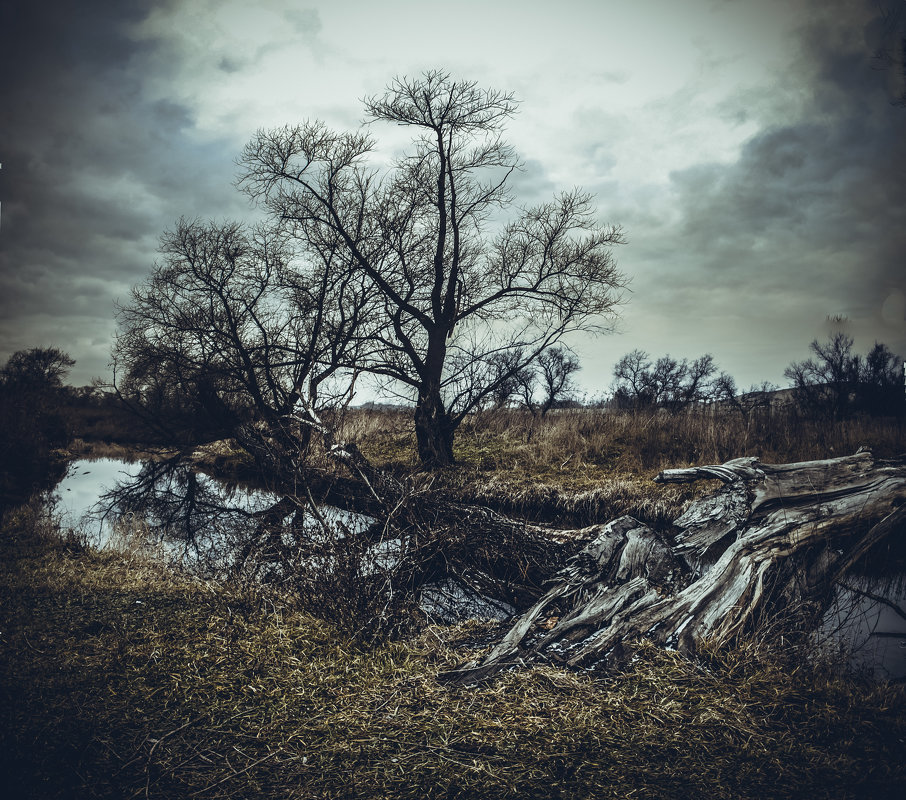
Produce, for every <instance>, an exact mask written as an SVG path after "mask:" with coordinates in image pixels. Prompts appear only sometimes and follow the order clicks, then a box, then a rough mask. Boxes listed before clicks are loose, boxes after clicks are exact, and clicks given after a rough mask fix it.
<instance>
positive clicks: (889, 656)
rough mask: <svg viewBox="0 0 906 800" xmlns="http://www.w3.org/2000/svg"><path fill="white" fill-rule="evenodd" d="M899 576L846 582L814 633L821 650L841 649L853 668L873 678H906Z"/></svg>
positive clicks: (904, 598) (905, 602)
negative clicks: (822, 648) (823, 648)
mask: <svg viewBox="0 0 906 800" xmlns="http://www.w3.org/2000/svg"><path fill="white" fill-rule="evenodd" d="M904 577H906V576H902V575H899V576H895V577H889V578H882V577H867V576H849V577H847V579H846V580H844V581H843V582H842V583H843V585H838V586H837V587H836V591H835V595H834V600H833V602H832V603H831V606H830V608H829V609H828V610H827V612H826V613H825V615H824V619H823V621H822V624H821V627H820V629H819V630H818V632H817V634H816V638H817V640H818V642H819V644H820V646H822V647H825V648H827V647H829V648H831V649H841V648H842V649H843V650H844V652H845V653H846V655H847V656H848V658H849V663H850V665H851V666H852V667H854V668H855V669H857V670H860V671H864V672H867V673H870V674H872V675H873V676H874V677H876V678H889V679H902V678H906V618H904V617H903V616H902V613H901V612H902V611H903V610H906V580H904Z"/></svg>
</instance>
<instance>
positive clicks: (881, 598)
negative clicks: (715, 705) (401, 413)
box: [56, 459, 906, 679]
mask: <svg viewBox="0 0 906 800" xmlns="http://www.w3.org/2000/svg"><path fill="white" fill-rule="evenodd" d="M148 464H149V462H134V463H129V462H126V461H122V460H118V459H99V460H96V461H89V460H80V461H76V462H74V463H73V464H72V465H71V467H70V469H69V471H68V473H67V475H66V477H65V478H64V479H63V480H62V481H61V482H60V484H58V486H57V489H56V492H57V494H58V495H59V498H60V501H59V504H58V512H59V513H60V516H61V526H62V527H63V528H64V529H65V528H76V529H79V530H82V531H83V532H84V533H85V534H87V536H88V540H89V542H90V543H91V544H92V545H94V546H96V547H107V546H117V543H118V542H119V543H121V533H122V530H121V528H120V529H118V528H117V523H116V520H115V517H114V516H113V515H111V514H108V515H104V514H103V513H101V510H100V509H99V508H98V501H99V499H100V498H101V497H103V496H104V495H105V493H107V492H109V491H110V490H112V489H114V488H115V487H116V486H117V485H118V484H123V483H128V482H130V481H135V480H137V479H138V478H139V476H140V475H141V473H142V470H143V469H144V468H147V465H148ZM195 476H196V479H197V481H198V486H197V487H196V488H195V491H196V492H197V493H198V495H199V515H200V516H199V523H200V524H201V525H207V524H208V523H207V520H211V521H212V524H211V525H210V526H208V527H210V528H213V529H214V530H223V531H225V530H226V528H225V527H223V516H222V515H224V514H226V513H227V507H228V504H227V501H229V505H230V506H232V507H233V508H234V509H238V512H237V513H238V515H239V519H240V520H241V519H242V518H243V517H244V515H245V514H246V513H247V512H251V511H254V510H256V509H258V510H260V509H261V508H262V507H265V506H266V505H267V504H269V503H273V502H274V501H275V500H276V498H275V497H274V496H273V495H269V494H267V493H266V492H262V491H259V490H255V489H250V488H242V487H237V486H235V485H229V484H224V483H221V482H219V481H217V480H215V479H214V478H211V477H209V476H206V475H198V474H197V473H195ZM199 487H200V490H201V491H199ZM212 498H214V499H212ZM205 503H207V505H205ZM161 508H163V510H161ZM157 512H158V513H166V508H165V507H159V508H158V509H157ZM326 514H327V515H328V516H329V517H331V518H332V519H334V520H339V521H340V522H342V523H343V524H344V525H346V526H347V527H350V528H353V529H359V530H361V529H363V528H364V527H365V526H366V525H367V523H368V522H370V520H369V519H368V518H367V517H363V516H362V515H356V514H351V513H349V512H344V511H340V510H339V509H327V510H326ZM218 515H221V516H218ZM218 525H220V527H219V528H218ZM118 531H119V533H118ZM228 541H229V537H228V535H227V534H226V533H223V534H222V537H221V538H220V539H218V538H217V537H216V536H214V537H213V538H212V539H211V540H210V541H209V542H208V544H207V546H208V548H209V551H210V550H211V549H214V550H216V549H217V548H218V547H223V545H224V544H225V543H227V542H228ZM160 544H161V546H163V547H164V548H165V551H166V553H167V554H168V555H169V556H170V557H172V558H174V559H186V558H187V557H188V551H187V550H186V549H185V547H184V546H181V545H179V544H177V543H175V542H172V541H171V542H166V541H164V542H161V543H160ZM399 547H400V542H399V540H397V539H392V540H388V541H382V542H379V543H378V544H377V545H375V546H374V547H373V548H372V549H371V550H370V551H369V555H368V556H367V558H368V559H369V563H370V564H371V565H372V566H371V567H370V568H382V569H384V568H392V567H393V565H394V563H395V559H396V558H397V556H396V555H395V553H396V552H397V550H398V549H399ZM846 584H847V588H844V587H842V586H841V587H837V589H836V595H835V599H834V602H833V603H832V605H831V607H830V608H829V609H828V610H827V612H826V614H825V617H824V621H823V623H822V625H821V627H820V628H819V630H818V631H817V633H816V641H817V644H818V646H820V647H829V648H831V649H844V650H846V651H847V652H848V653H849V658H850V663H851V664H852V665H853V666H854V667H856V668H858V669H862V670H864V671H866V672H869V673H872V674H874V675H875V676H876V677H878V678H892V679H904V678H906V619H904V618H903V617H902V616H900V615H899V614H898V613H897V609H900V610H902V609H906V575H892V576H886V577H878V576H872V577H867V576H851V577H848V578H847V581H846ZM422 608H423V610H424V611H425V612H426V613H428V614H430V615H431V616H433V617H434V618H436V619H437V620H439V621H443V622H455V621H457V620H459V619H464V618H469V617H485V618H493V619H498V620H502V619H505V618H507V617H508V616H509V615H511V614H512V613H514V609H513V608H512V607H511V606H508V605H507V604H505V603H501V602H500V601H496V600H493V599H491V598H488V597H484V596H482V595H479V594H477V593H472V594H469V593H467V592H464V591H463V590H462V588H461V587H459V586H458V585H455V584H452V583H447V582H440V583H437V584H432V585H429V586H425V587H423V593H422Z"/></svg>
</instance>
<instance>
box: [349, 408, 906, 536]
mask: <svg viewBox="0 0 906 800" xmlns="http://www.w3.org/2000/svg"><path fill="white" fill-rule="evenodd" d="M343 435H344V436H346V437H349V438H352V439H355V440H356V441H357V442H358V443H359V446H360V448H361V449H362V451H363V452H364V453H365V455H366V456H368V457H369V458H370V459H372V460H373V461H374V462H375V463H376V464H378V465H380V466H384V467H387V468H390V469H394V470H397V471H411V470H413V469H416V468H417V466H418V465H417V459H416V456H415V441H414V435H413V433H412V425H411V420H410V419H409V416H408V415H407V414H406V413H405V412H402V411H374V410H361V409H359V410H353V411H352V412H350V414H349V415H348V416H347V418H346V419H345V421H344V430H343ZM863 445H867V446H869V447H871V448H872V449H873V450H874V452H875V454H876V455H877V456H879V457H882V458H883V457H890V456H893V455H897V454H900V453H906V420H904V419H902V418H900V419H891V418H887V419H877V418H855V419H847V420H837V421H833V420H820V419H807V418H800V417H798V416H797V415H796V414H795V413H794V412H792V411H791V410H782V409H781V410H777V411H775V412H774V413H773V414H770V413H767V412H766V411H760V412H757V413H753V414H752V416H751V418H750V419H749V420H748V421H746V420H745V419H743V417H742V416H741V415H740V414H738V413H737V412H735V411H726V410H725V411H711V410H705V411H703V412H699V411H693V412H684V413H680V414H675V415H674V414H669V413H666V412H663V413H651V412H644V413H643V412H638V413H633V412H614V411H607V410H603V409H590V408H584V409H575V410H563V411H556V412H553V413H551V414H549V415H547V416H546V417H545V418H543V419H536V418H534V417H532V415H531V414H529V413H528V412H525V411H520V410H516V409H504V410H501V411H495V412H486V413H483V414H481V415H478V416H477V417H474V418H471V419H469V420H467V421H466V422H465V423H464V424H463V425H462V426H461V427H460V429H459V431H458V432H457V435H456V440H455V444H454V451H455V455H456V460H457V464H456V466H455V467H454V468H452V469H450V470H447V471H446V472H445V473H444V474H442V475H440V476H438V480H439V481H440V483H441V484H444V485H446V486H447V487H448V488H450V489H455V490H456V491H457V492H459V493H460V494H461V495H462V496H463V497H464V499H471V500H476V501H479V502H483V503H487V504H489V505H492V506H493V507H495V508H498V509H499V510H502V511H505V512H507V513H514V514H519V515H524V516H526V517H529V518H532V519H543V520H548V521H556V522H558V523H562V524H579V525H584V524H590V523H594V522H600V521H602V520H606V519H612V518H613V517H616V516H619V515H621V514H632V515H633V516H636V517H637V518H639V519H641V520H642V521H644V522H647V523H649V524H654V525H660V524H663V523H665V522H667V521H669V520H672V519H675V518H676V517H677V516H678V515H679V514H680V513H682V510H683V509H684V507H685V506H686V504H687V503H688V502H689V500H691V499H692V497H693V496H694V493H695V492H701V491H704V490H706V489H707V487H705V486H704V485H702V486H698V487H679V486H671V487H662V486H657V485H655V484H653V483H652V482H651V479H652V478H653V477H654V476H655V475H656V474H657V473H658V472H659V471H660V470H662V469H667V468H674V467H686V466H693V465H699V464H708V463H717V464H719V463H723V462H725V461H728V460H730V459H733V458H739V457H741V456H758V457H759V458H761V459H762V460H763V461H766V462H768V463H785V462H791V461H802V460H809V459H817V458H828V457H833V456H835V455H847V454H850V453H854V452H856V450H858V449H859V447H861V446H863Z"/></svg>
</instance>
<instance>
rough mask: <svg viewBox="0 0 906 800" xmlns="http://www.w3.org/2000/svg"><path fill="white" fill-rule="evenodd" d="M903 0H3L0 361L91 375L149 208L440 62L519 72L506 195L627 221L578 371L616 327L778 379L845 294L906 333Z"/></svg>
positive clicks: (508, 83) (863, 313)
mask: <svg viewBox="0 0 906 800" xmlns="http://www.w3.org/2000/svg"><path fill="white" fill-rule="evenodd" d="M904 6H906V3H904V1H903V0H879V1H874V2H872V1H869V2H862V0H820V1H816V2H811V1H808V2H807V1H806V0H776V1H775V0H758V1H757V2H754V1H753V0H748V1H747V0H560V2H558V3H553V2H550V0H548V1H546V2H541V1H540V0H534V1H533V0H518V2H515V1H512V2H511V0H499V1H498V2H491V0H459V1H458V2H455V3H450V2H447V3H437V2H432V0H388V1H385V0H371V1H370V2H368V1H367V0H332V1H330V2H327V1H326V0H314V2H306V0H302V1H301V2H299V1H297V0H258V1H257V2H256V3H254V4H253V3H249V2H248V1H247V0H171V2H162V1H160V0H130V1H129V2H122V0H80V2H71V0H41V2H35V0H11V1H10V0H6V2H4V3H3V4H2V9H0V163H2V169H0V203H2V210H0V362H2V361H5V359H6V358H7V357H8V356H9V354H10V353H12V352H14V351H16V350H19V349H23V348H28V347H35V346H57V347H60V348H62V349H64V350H66V351H67V352H69V353H70V354H71V355H72V356H73V357H74V358H76V359H77V365H76V368H75V369H74V371H73V373H72V375H71V380H72V382H73V383H75V384H82V383H87V382H88V381H89V380H90V379H91V377H92V376H102V377H107V376H108V371H107V363H108V361H109V353H110V346H111V342H112V339H113V335H114V332H115V322H114V303H115V301H116V300H117V299H118V298H119V299H125V298H126V297H127V295H128V292H129V289H130V287H132V286H133V285H135V284H136V283H138V282H140V281H141V280H142V279H143V278H144V277H145V276H146V275H147V273H148V270H149V268H150V267H151V265H152V263H153V262H154V260H155V251H156V248H157V242H158V238H159V236H160V234H161V232H162V231H163V230H164V229H166V228H168V227H170V226H172V224H173V223H174V221H175V220H176V219H177V218H178V217H180V216H188V217H200V218H213V219H217V220H223V219H226V218H240V219H241V218H248V217H250V216H251V215H252V214H253V213H254V211H253V210H252V209H250V207H249V205H248V203H247V200H246V198H245V197H244V196H242V195H240V194H239V193H238V192H237V191H236V190H235V188H234V187H233V181H234V179H235V174H236V166H235V159H236V157H237V155H238V154H239V151H240V149H241V148H242V146H243V144H245V142H246V141H248V139H249V138H251V136H252V135H253V134H254V132H255V131H256V129H258V128H262V127H263V128H267V127H272V126H277V125H283V124H285V123H296V122H301V121H302V120H304V119H311V118H319V119H322V120H324V121H326V122H327V123H328V124H330V125H331V126H334V127H337V128H344V129H345V128H354V127H357V126H358V125H359V124H360V123H361V120H362V105H361V102H360V101H361V98H362V97H363V96H365V95H369V94H374V93H378V92H381V91H382V89H383V88H384V86H385V85H386V84H387V83H388V81H389V80H390V79H391V78H392V77H394V76H395V75H403V74H405V75H415V74H418V73H420V72H422V71H423V70H425V69H429V68H435V67H436V68H443V69H446V70H449V71H450V72H451V73H452V74H454V75H455V76H460V77H463V78H467V79H470V80H475V81H477V82H479V83H480V84H481V85H483V86H487V87H493V88H499V89H506V90H512V91H514V92H515V93H516V96H517V97H518V99H519V100H520V101H521V105H520V111H519V113H518V114H517V116H516V117H515V118H514V119H513V120H512V121H511V122H510V123H509V125H508V128H507V138H508V140H509V141H510V142H511V143H512V144H513V145H514V146H515V147H516V148H517V150H518V152H519V154H520V156H521V157H522V159H523V161H524V163H525V168H524V170H523V171H522V172H521V173H520V174H519V175H518V177H517V178H516V180H515V184H514V187H515V189H516V194H517V196H518V200H519V202H520V203H523V204H534V203H537V202H542V201H545V200H547V199H549V198H550V197H551V196H552V195H553V193H554V192H556V191H558V190H562V189H570V188H572V187H575V186H580V187H582V188H584V189H586V190H588V191H590V192H592V193H594V194H595V195H596V198H597V203H598V210H599V214H600V218H601V221H602V222H614V223H618V224H620V225H622V226H623V228H624V230H625V232H626V235H627V238H628V243H627V244H626V245H623V246H621V247H620V248H619V250H618V253H617V256H618V262H619V265H620V267H621V268H622V269H623V271H624V272H625V273H626V274H627V275H628V276H629V278H630V280H631V289H632V292H631V294H630V295H629V298H628V303H627V304H626V306H625V307H624V309H623V312H622V320H621V322H620V325H619V331H618V332H617V333H616V334H614V335H610V336H607V337H603V338H597V339H576V340H573V344H574V346H575V348H576V350H577V352H578V353H579V354H580V356H581V358H582V362H583V365H584V369H583V372H582V373H581V377H582V383H583V385H584V387H585V388H586V389H587V390H588V392H589V394H595V393H598V392H600V391H601V390H603V389H606V388H607V386H608V385H609V384H610V381H611V371H612V368H613V364H614V362H615V361H616V360H617V359H618V358H619V357H620V356H621V355H623V354H624V353H626V352H628V351H629V350H632V349H634V348H641V349H643V350H647V351H648V352H649V353H651V354H652V355H654V356H658V355H662V354H664V353H670V354H671V355H674V356H676V357H687V358H690V359H691V358H695V357H696V356H698V355H701V354H702V353H706V352H710V353H712V354H713V355H714V357H715V359H716V360H717V362H718V364H719V365H720V366H721V368H723V369H725V370H726V371H728V372H730V373H731V374H732V375H734V376H735V377H736V379H737V382H738V383H739V384H740V385H741V386H742V387H743V388H745V387H747V386H748V385H749V384H751V383H754V382H760V381H762V380H769V381H773V382H774V383H777V384H778V385H786V382H785V380H784V379H783V370H784V367H786V366H787V364H789V363H790V361H792V360H798V359H801V358H804V357H805V356H806V355H807V350H808V344H809V342H810V341H811V340H812V339H814V338H820V339H824V338H826V336H827V335H828V333H829V332H830V329H829V323H828V317H829V316H830V317H833V316H837V315H842V316H844V317H846V319H847V320H848V321H847V322H846V323H845V329H846V330H847V332H848V333H849V334H850V335H852V336H853V337H854V338H855V340H856V348H857V349H858V350H859V351H861V352H865V351H866V350H867V349H868V348H869V347H870V346H871V345H872V344H873V342H874V341H875V340H879V341H882V342H885V343H887V344H888V345H889V346H890V347H891V348H892V349H893V350H894V351H895V352H897V353H900V354H902V355H906V321H904V316H906V107H902V106H898V105H896V104H895V103H894V102H893V100H895V99H896V98H897V97H898V96H899V94H898V93H899V92H901V91H902V85H901V84H900V83H898V81H900V80H901V78H902V67H900V69H899V70H898V69H897V68H895V67H894V68H889V69H886V70H884V69H878V67H879V66H882V65H883V64H882V62H880V61H877V60H876V59H873V56H874V55H875V54H876V52H877V51H878V49H879V48H885V47H886V48H887V50H886V52H888V54H890V53H894V54H895V53H896V43H897V42H898V41H900V42H902V38H903V36H904V35H906V34H904V33H903V31H904V29H906V8H904ZM900 47H901V48H902V47H903V45H902V43H901V44H900ZM894 60H895V59H894ZM372 132H373V133H374V134H375V135H377V137H378V138H379V139H382V140H383V141H384V142H385V143H386V145H385V148H386V149H385V152H384V153H383V155H392V154H393V152H394V151H395V148H398V147H400V146H403V145H405V141H402V140H401V139H400V132H399V130H395V129H386V128H385V129H377V128H373V130H372Z"/></svg>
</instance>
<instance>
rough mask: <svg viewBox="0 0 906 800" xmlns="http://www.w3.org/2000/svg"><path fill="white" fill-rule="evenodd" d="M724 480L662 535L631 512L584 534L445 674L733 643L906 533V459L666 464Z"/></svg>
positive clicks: (465, 675)
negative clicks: (471, 653)
mask: <svg viewBox="0 0 906 800" xmlns="http://www.w3.org/2000/svg"><path fill="white" fill-rule="evenodd" d="M702 479H718V480H720V481H721V482H722V484H723V485H722V486H720V487H719V488H718V489H717V491H715V492H713V493H712V494H710V495H709V496H707V497H705V498H703V499H701V500H698V501H696V502H694V503H693V504H692V505H691V506H690V507H689V508H688V510H687V511H686V512H685V513H684V514H683V515H682V516H680V517H679V518H677V519H676V520H675V521H674V523H673V527H672V529H671V530H670V531H668V532H666V533H664V534H661V533H658V532H656V531H653V530H651V529H650V528H649V527H648V526H646V525H643V524H642V523H640V522H639V521H638V520H635V519H633V518H632V517H627V516H624V517H620V518H619V519H616V520H613V521H612V522H609V523H608V524H606V525H599V526H593V527H592V528H589V529H585V530H584V531H582V532H581V533H583V534H584V535H587V536H589V537H590V540H589V542H588V544H587V545H586V546H585V547H584V548H583V549H582V550H581V551H580V552H579V553H577V554H576V555H574V556H573V557H572V558H570V559H569V560H568V561H567V562H566V564H565V565H564V567H563V568H562V569H561V570H560V571H559V572H558V573H557V574H556V575H555V576H554V577H553V579H552V580H551V581H550V588H549V589H548V591H547V592H546V593H545V594H544V595H543V596H542V597H541V598H540V599H539V600H538V601H537V602H536V603H535V604H534V605H533V606H532V607H531V608H530V609H529V610H528V611H526V612H525V613H524V614H522V615H521V616H520V617H518V618H517V619H516V621H515V622H514V624H513V625H512V627H511V628H510V630H509V631H508V632H507V633H506V635H504V637H503V638H502V639H501V640H500V641H499V642H498V643H497V645H496V646H495V647H494V648H493V650H492V651H491V652H490V654H489V655H488V656H487V657H486V658H485V659H484V660H483V661H481V662H480V663H476V662H472V663H469V664H466V665H464V666H463V667H462V668H460V669H457V670H453V671H451V672H447V673H444V674H442V675H441V676H440V677H441V678H442V679H444V680H447V681H450V682H457V683H472V682H477V681H481V680H484V679H487V678H489V677H491V676H493V675H495V674H497V673H498V672H500V671H501V670H503V669H506V668H508V667H510V666H512V665H518V664H526V663H556V664H564V665H569V666H579V665H583V666H585V665H591V664H602V663H603V664H607V663H613V662H618V661H619V660H621V659H622V658H623V657H624V655H625V651H626V648H627V647H628V646H630V645H631V643H632V642H633V641H635V640H638V639H641V638H647V639H649V640H651V641H653V642H655V643H657V644H660V645H662V646H665V647H670V648H676V649H679V650H683V651H692V650H694V649H695V646H696V643H697V642H700V641H702V640H703V639H709V640H711V641H712V642H713V643H714V644H716V645H718V646H720V645H722V644H725V643H727V642H729V641H730V640H731V639H733V638H734V637H736V636H737V635H738V634H740V633H741V632H743V631H744V630H745V629H746V626H748V625H751V624H753V622H754V621H755V620H757V619H758V618H759V617H760V615H762V614H763V613H764V612H765V611H768V610H770V607H771V603H777V602H780V603H783V604H786V605H787V606H789V605H790V604H803V603H817V604H818V605H820V603H821V602H822V601H823V600H826V599H827V598H828V597H829V594H830V590H831V588H832V586H833V584H834V582H835V581H836V580H838V579H839V578H840V577H841V576H842V575H843V574H844V573H845V572H846V571H847V570H848V569H849V568H850V567H851V566H852V565H853V564H854V563H855V562H856V561H857V560H858V559H859V558H860V556H862V555H863V554H864V553H865V552H866V551H867V550H868V549H869V548H871V547H872V546H873V545H874V544H876V543H877V542H879V541H880V540H881V539H883V538H884V537H887V536H889V535H891V534H893V533H899V534H903V533H904V531H906V505H904V500H906V457H902V458H899V459H894V460H887V461H881V460H876V459H874V457H873V456H872V454H871V453H870V452H869V451H867V450H864V449H863V450H860V451H859V452H858V453H856V454H855V455H852V456H847V457H844V458H836V459H828V460H823V461H806V462H799V463H793V464H777V465H771V464H764V463H762V462H760V461H758V460H757V459H755V458H741V459H736V460H733V461H728V462H727V463H725V464H722V465H711V466H703V467H692V468H688V469H672V470H665V471H663V472H661V473H660V474H659V475H658V476H657V477H656V478H655V481H656V482H658V483H676V482H691V481H697V480H702Z"/></svg>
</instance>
